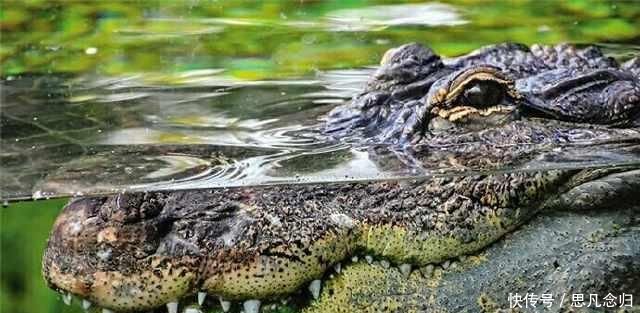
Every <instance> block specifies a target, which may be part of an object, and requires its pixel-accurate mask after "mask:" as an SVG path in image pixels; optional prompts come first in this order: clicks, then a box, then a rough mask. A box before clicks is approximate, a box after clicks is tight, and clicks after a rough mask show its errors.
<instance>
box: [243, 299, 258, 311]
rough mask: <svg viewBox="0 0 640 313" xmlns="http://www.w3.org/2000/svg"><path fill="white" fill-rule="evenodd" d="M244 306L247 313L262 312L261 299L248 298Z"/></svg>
mask: <svg viewBox="0 0 640 313" xmlns="http://www.w3.org/2000/svg"><path fill="white" fill-rule="evenodd" d="M242 306H243V307H244V312H245V313H258V312H260V300H247V301H245V302H244V303H243V304H242Z"/></svg>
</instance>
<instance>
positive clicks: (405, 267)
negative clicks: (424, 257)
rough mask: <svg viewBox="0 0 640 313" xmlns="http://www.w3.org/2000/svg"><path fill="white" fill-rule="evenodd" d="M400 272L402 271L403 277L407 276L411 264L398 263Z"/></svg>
mask: <svg viewBox="0 0 640 313" xmlns="http://www.w3.org/2000/svg"><path fill="white" fill-rule="evenodd" d="M400 272H402V274H403V275H404V277H409V274H411V264H407V263H404V264H400Z"/></svg>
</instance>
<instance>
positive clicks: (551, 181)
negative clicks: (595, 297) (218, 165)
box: [43, 43, 640, 313]
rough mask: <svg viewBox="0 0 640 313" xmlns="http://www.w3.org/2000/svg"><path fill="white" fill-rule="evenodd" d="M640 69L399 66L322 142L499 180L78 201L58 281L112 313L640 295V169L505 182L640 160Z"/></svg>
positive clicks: (481, 306) (492, 58)
mask: <svg viewBox="0 0 640 313" xmlns="http://www.w3.org/2000/svg"><path fill="white" fill-rule="evenodd" d="M639 60H640V58H639V57H635V58H633V59H631V60H629V61H627V62H625V63H623V64H619V63H618V62H617V61H616V60H614V59H613V58H610V57H607V56H605V55H604V54H603V53H602V52H601V51H600V49H599V48H597V47H594V46H585V47H576V46H572V45H569V44H560V45H556V46H539V45H533V46H531V47H527V46H524V45H520V44H513V43H506V44H497V45H492V46H487V47H483V48H480V49H479V50H476V51H473V52H471V53H469V54H466V55H463V56H459V57H455V58H449V59H445V58H441V57H440V56H439V55H437V54H436V53H435V52H434V51H432V50H431V49H429V48H427V47H424V46H422V45H420V44H415V43H413V44H406V45H403V46H400V47H397V48H394V49H391V50H389V51H388V52H387V53H385V54H384V56H383V58H382V61H381V63H380V66H379V68H378V69H377V70H376V71H375V73H374V74H372V76H371V77H370V79H369V81H368V82H367V84H366V86H365V87H364V90H363V91H362V92H361V93H359V94H358V95H356V96H354V97H353V99H351V101H349V102H347V103H345V104H343V105H340V106H338V107H336V108H334V109H333V110H332V111H330V112H329V113H328V114H327V115H326V116H325V119H324V121H323V123H322V126H321V132H322V136H324V137H325V138H327V140H348V141H350V142H360V143H364V144H381V143H383V144H385V145H390V146H392V147H395V148H396V151H398V153H400V154H402V155H403V156H404V159H403V160H406V162H418V163H420V162H425V163H427V162H430V163H431V164H433V162H436V163H437V164H440V165H442V166H443V167H449V168H454V169H465V168H472V169H481V171H478V172H476V173H472V174H468V175H442V176H434V177H423V178H411V179H397V180H371V181H360V182H328V183H303V184H288V185H270V186H252V187H230V188H220V189H206V190H188V191H158V192H144V193H142V192H140V193H122V194H115V195H110V196H93V197H80V198H75V199H72V200H71V201H70V202H69V204H67V206H66V207H65V208H64V209H63V211H62V212H61V213H60V215H59V216H58V218H57V220H56V222H55V223H54V225H53V229H52V231H51V234H50V238H49V240H48V244H47V247H46V251H45V253H44V257H43V276H44V278H45V280H46V282H47V283H48V285H49V286H50V287H51V288H53V289H54V290H56V291H58V292H60V293H62V294H63V298H64V300H65V301H67V302H68V301H70V300H71V298H72V297H76V298H78V299H82V301H81V303H82V306H83V307H85V308H92V309H95V308H100V309H102V312H130V311H149V310H158V311H159V310H161V308H163V307H165V306H166V308H167V309H166V310H167V311H168V312H170V313H176V312H178V310H179V306H180V308H181V309H183V312H187V313H192V312H201V310H203V309H202V307H206V306H207V305H214V303H218V302H219V305H220V307H219V308H221V309H222V310H223V311H225V312H227V311H229V310H230V309H232V310H236V309H240V308H241V307H242V309H243V311H244V312H246V313H253V312H258V311H259V310H260V306H261V304H262V305H263V308H264V307H265V305H264V304H265V303H278V302H279V301H280V300H283V301H285V300H286V299H290V296H291V295H298V296H300V295H304V294H307V295H308V297H307V300H306V302H304V304H303V305H301V306H302V307H303V309H304V310H305V311H306V312H326V313H329V312H480V311H486V312H495V311H501V310H504V311H508V310H510V309H514V306H512V305H511V306H510V303H509V302H508V301H507V299H508V296H509V299H510V297H511V295H510V294H511V293H516V292H522V293H524V292H533V291H538V292H540V293H542V292H546V293H551V292H558V293H560V292H568V291H577V292H585V293H586V292H592V293H599V292H600V293H602V292H604V293H605V294H606V293H607V292H619V293H627V294H632V293H634V292H635V293H636V297H637V296H638V292H639V291H640V231H639V230H640V218H638V216H640V215H638V212H639V211H638V210H639V209H638V207H636V205H635V204H637V203H640V201H639V200H640V194H638V193H637V190H638V188H639V187H640V167H639V166H637V165H634V164H628V165H624V166H618V167H600V168H598V167H594V168H577V169H576V168H556V169H553V168H549V169H535V168H534V169H531V170H526V169H525V170H514V171H502V172H495V171H492V170H495V169H504V168H509V167H510V166H516V167H517V166H518V165H522V164H525V165H526V164H527V162H531V161H533V160H535V159H536V158H539V157H540V155H541V153H540V151H541V149H542V150H544V151H547V152H549V155H553V152H554V151H557V150H558V149H562V147H568V146H570V147H582V149H584V151H588V149H589V145H590V144H594V143H599V144H600V145H601V146H605V145H606V146H609V147H611V149H613V150H614V151H621V152H629V153H632V152H637V150H638V145H637V141H635V140H637V139H638V138H640V79H639V78H638V77H639V71H640V61H639ZM370 151H371V153H375V151H376V149H375V148H370ZM525 168H526V167H525ZM602 296H604V294H603V295H602ZM297 298H304V297H303V296H300V297H297ZM620 299H621V301H622V300H624V301H626V300H628V299H626V298H623V296H621V297H620ZM622 304H623V303H620V305H622ZM185 305H187V306H186V307H185ZM216 305H217V304H216ZM556 307H557V310H559V311H558V312H560V311H561V310H562V309H563V308H565V309H566V307H567V304H566V303H565V304H564V306H563V304H560V305H556ZM520 308H521V306H520V307H516V308H515V309H520ZM163 310H164V309H163ZM520 310H524V311H531V312H537V310H538V309H536V308H531V307H528V308H522V309H520Z"/></svg>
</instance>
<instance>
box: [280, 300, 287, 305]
mask: <svg viewBox="0 0 640 313" xmlns="http://www.w3.org/2000/svg"><path fill="white" fill-rule="evenodd" d="M280 303H282V305H286V304H287V303H289V299H288V298H282V299H280Z"/></svg>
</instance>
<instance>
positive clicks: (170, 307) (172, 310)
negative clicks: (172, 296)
mask: <svg viewBox="0 0 640 313" xmlns="http://www.w3.org/2000/svg"><path fill="white" fill-rule="evenodd" d="M167 312H169V313H178V302H169V303H167Z"/></svg>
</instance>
